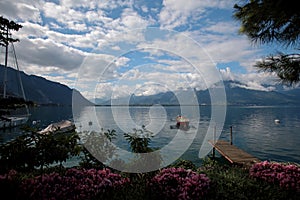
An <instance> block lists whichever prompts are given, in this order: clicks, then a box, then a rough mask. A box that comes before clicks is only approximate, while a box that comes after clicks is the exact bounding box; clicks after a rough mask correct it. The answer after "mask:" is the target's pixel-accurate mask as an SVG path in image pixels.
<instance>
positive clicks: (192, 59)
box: [0, 0, 274, 97]
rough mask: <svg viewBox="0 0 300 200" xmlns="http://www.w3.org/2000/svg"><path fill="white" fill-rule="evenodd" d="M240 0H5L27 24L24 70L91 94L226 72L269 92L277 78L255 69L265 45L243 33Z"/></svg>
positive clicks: (198, 84)
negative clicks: (237, 9)
mask: <svg viewBox="0 0 300 200" xmlns="http://www.w3.org/2000/svg"><path fill="white" fill-rule="evenodd" d="M234 3H235V1H228V0H201V1H185V0H163V1H135V0H111V1H96V0H78V1H73V0H60V1H49V0H47V1H46V0H39V1H35V0H16V1H8V0H2V1H1V2H0V12H1V13H3V15H4V17H8V18H9V19H11V20H17V22H20V23H21V24H22V25H23V28H22V29H21V30H20V31H18V32H13V35H14V36H16V37H17V38H19V39H20V42H19V43H16V44H15V47H16V50H17V54H18V60H19V63H20V66H21V69H22V70H24V71H25V72H26V73H31V74H36V75H40V76H43V77H46V78H47V79H50V80H53V81H58V82H61V83H65V84H67V85H69V86H71V87H76V89H78V90H80V91H81V92H82V93H83V94H84V95H86V96H87V97H94V96H96V97H105V96H106V97H107V96H112V95H113V96H114V97H117V96H119V97H120V96H123V95H127V94H128V93H130V92H135V93H136V94H137V95H138V94H140V95H141V94H144V95H145V94H154V93H157V92H161V91H166V88H167V89H169V90H173V91H175V90H178V89H185V88H196V89H206V88H207V87H209V86H210V85H212V84H214V83H215V82H217V81H218V80H219V79H220V74H219V73H221V75H222V77H223V79H225V80H237V81H240V82H242V83H243V85H247V87H249V88H257V89H260V90H264V89H266V88H265V87H264V86H263V85H264V84H265V83H272V84H273V79H274V76H268V75H267V74H262V73H257V72H255V70H254V69H253V67H252V65H253V63H254V62H255V60H256V59H258V58H260V54H261V53H262V48H254V47H252V46H251V45H250V43H249V41H248V40H247V38H246V37H244V36H240V35H238V34H237V32H238V28H239V25H238V24H236V23H235V22H234V21H233V20H232V17H231V15H232V6H233V4H234ZM232 62H234V63H237V65H239V66H238V67H240V68H241V69H244V70H241V71H243V72H244V73H240V72H237V70H236V68H237V67H236V66H235V67H233V66H231V65H230V63H232ZM228 63H229V64H228ZM227 64H228V67H229V68H227V69H221V70H220V71H219V70H218V69H216V66H218V65H222V66H224V65H227ZM72 82H73V83H72ZM74 82H75V83H74ZM162 86H165V87H162ZM269 89H270V90H271V89H272V88H269ZM95 91H97V92H95ZM112 91H113V94H112Z"/></svg>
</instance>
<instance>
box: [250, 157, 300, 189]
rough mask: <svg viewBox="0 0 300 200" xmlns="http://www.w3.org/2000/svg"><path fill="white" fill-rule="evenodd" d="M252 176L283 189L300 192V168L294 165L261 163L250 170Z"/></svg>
mask: <svg viewBox="0 0 300 200" xmlns="http://www.w3.org/2000/svg"><path fill="white" fill-rule="evenodd" d="M249 173H250V176H251V177H253V178H256V179H259V180H264V181H266V182H268V183H273V184H275V185H279V186H280V187H281V188H282V189H285V190H292V191H298V192H300V167H299V166H297V165H294V164H284V163H276V162H268V161H264V162H260V163H256V164H254V165H253V166H252V167H251V168H250V172H249Z"/></svg>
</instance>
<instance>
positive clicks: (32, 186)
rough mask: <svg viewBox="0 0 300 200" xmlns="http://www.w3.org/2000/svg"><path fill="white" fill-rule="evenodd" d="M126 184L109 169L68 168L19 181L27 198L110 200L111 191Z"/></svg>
mask: <svg viewBox="0 0 300 200" xmlns="http://www.w3.org/2000/svg"><path fill="white" fill-rule="evenodd" d="M127 183H129V179H127V178H122V177H121V176H120V175H119V174H114V173H111V172H110V170H108V169H104V170H95V169H88V170H86V169H75V168H71V169H69V170H67V171H66V172H65V174H63V175H59V174H58V173H51V174H45V175H43V176H38V177H35V178H32V179H26V180H24V181H23V183H22V185H21V188H22V191H23V193H24V194H23V195H24V198H28V199H68V200H72V199H96V198H97V199H111V197H112V196H113V195H114V194H113V192H114V191H117V190H118V189H119V188H121V187H122V186H124V185H126V184H127Z"/></svg>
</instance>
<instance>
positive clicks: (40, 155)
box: [0, 130, 81, 172]
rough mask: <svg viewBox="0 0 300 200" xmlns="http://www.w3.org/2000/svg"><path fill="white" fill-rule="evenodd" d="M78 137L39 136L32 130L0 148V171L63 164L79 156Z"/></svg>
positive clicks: (75, 135)
mask: <svg viewBox="0 0 300 200" xmlns="http://www.w3.org/2000/svg"><path fill="white" fill-rule="evenodd" d="M78 140H79V136H78V134H77V133H75V132H72V133H68V134H49V135H41V134H38V133H36V132H35V131H33V130H32V132H29V133H26V134H24V135H21V136H19V137H17V138H16V139H14V140H12V141H10V142H7V143H5V144H2V145H1V146H0V164H1V165H0V171H1V172H6V171H8V170H10V169H15V170H18V171H32V170H34V169H35V168H36V167H40V168H41V169H43V167H44V166H49V165H50V164H53V163H55V162H59V163H60V164H61V165H62V162H65V161H66V160H67V159H69V158H70V157H72V156H76V155H78V154H79V152H80V150H81V148H80V146H79V145H78Z"/></svg>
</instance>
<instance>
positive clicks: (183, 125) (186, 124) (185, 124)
mask: <svg viewBox="0 0 300 200" xmlns="http://www.w3.org/2000/svg"><path fill="white" fill-rule="evenodd" d="M170 128H171V129H181V130H188V129H189V128H190V120H189V119H188V118H187V117H184V116H181V115H178V116H177V117H176V125H171V126H170Z"/></svg>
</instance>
